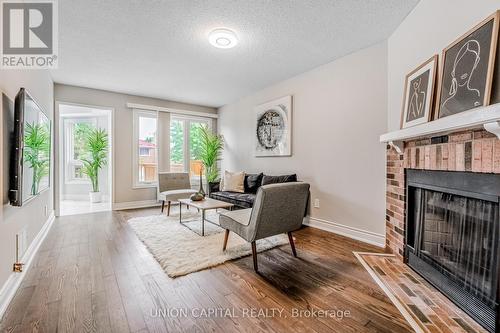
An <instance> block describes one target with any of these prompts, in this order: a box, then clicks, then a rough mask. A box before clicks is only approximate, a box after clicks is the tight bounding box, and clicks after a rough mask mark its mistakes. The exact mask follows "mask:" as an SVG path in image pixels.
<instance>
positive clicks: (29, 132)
mask: <svg viewBox="0 0 500 333" xmlns="http://www.w3.org/2000/svg"><path fill="white" fill-rule="evenodd" d="M50 145H51V129H50V121H49V118H48V117H47V115H46V114H45V112H44V111H43V110H42V108H41V107H40V106H39V105H38V104H37V103H36V101H35V100H34V99H33V98H32V97H31V95H30V94H29V93H28V92H27V91H26V89H24V88H21V90H19V93H18V94H17V95H16V100H15V103H14V140H13V145H12V147H11V149H12V153H11V167H10V173H11V175H10V186H9V187H10V190H9V200H10V204H11V205H13V206H22V205H23V203H25V202H27V201H28V200H30V199H32V198H34V197H35V196H37V195H38V194H40V193H41V192H43V191H44V190H46V189H48V188H49V186H50Z"/></svg>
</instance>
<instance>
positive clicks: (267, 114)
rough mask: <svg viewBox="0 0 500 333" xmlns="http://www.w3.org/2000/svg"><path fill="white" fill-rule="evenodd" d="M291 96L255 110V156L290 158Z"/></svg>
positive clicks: (265, 104)
mask: <svg viewBox="0 0 500 333" xmlns="http://www.w3.org/2000/svg"><path fill="white" fill-rule="evenodd" d="M291 111H292V96H285V97H282V98H280V99H277V100H274V101H271V102H268V103H264V104H261V105H259V106H257V107H256V108H255V156H290V155H291V126H292V113H291Z"/></svg>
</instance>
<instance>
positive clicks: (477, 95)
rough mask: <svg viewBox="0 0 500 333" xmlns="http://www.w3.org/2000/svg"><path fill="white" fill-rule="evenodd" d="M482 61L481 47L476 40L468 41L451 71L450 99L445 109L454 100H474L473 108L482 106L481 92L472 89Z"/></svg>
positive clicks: (444, 104) (447, 100)
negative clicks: (473, 80) (475, 74)
mask: <svg viewBox="0 0 500 333" xmlns="http://www.w3.org/2000/svg"><path fill="white" fill-rule="evenodd" d="M480 61H481V45H480V44H479V42H478V41H477V40H475V39H471V40H469V41H467V42H466V43H465V44H464V45H462V47H461V48H460V50H459V51H458V53H457V55H456V56H455V61H454V62H453V70H452V71H451V73H450V74H451V85H450V90H449V92H448V94H449V97H448V98H447V99H446V100H445V101H444V102H443V107H445V106H446V104H447V103H448V102H449V101H451V100H453V99H457V98H458V99H463V98H467V99H469V98H472V99H474V100H475V101H474V102H473V106H480V105H481V92H480V91H479V89H476V88H473V87H471V79H472V76H473V74H474V71H475V70H476V68H477V65H478V64H479V62H480Z"/></svg>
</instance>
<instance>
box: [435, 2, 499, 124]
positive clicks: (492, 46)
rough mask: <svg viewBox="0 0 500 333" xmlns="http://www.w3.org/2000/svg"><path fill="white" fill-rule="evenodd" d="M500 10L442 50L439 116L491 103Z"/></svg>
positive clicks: (437, 107) (438, 103)
mask: <svg viewBox="0 0 500 333" xmlns="http://www.w3.org/2000/svg"><path fill="white" fill-rule="evenodd" d="M499 18H500V11H496V12H495V13H494V14H492V15H490V16H489V17H487V18H486V19H485V20H483V21H482V22H481V23H479V24H478V25H476V26H475V27H473V28H472V29H470V30H469V31H467V32H466V33H465V34H464V35H462V36H461V37H459V38H458V39H457V40H455V41H454V42H453V43H451V44H450V45H449V46H448V47H446V48H445V49H444V50H443V55H442V58H441V59H442V60H441V64H442V66H441V75H440V79H439V88H438V102H437V103H436V118H443V117H447V116H450V115H453V114H457V113H460V112H464V111H467V110H470V109H473V108H476V107H480V106H485V105H488V104H489V103H490V95H491V85H492V79H493V71H494V66H495V56H496V51H497V43H498V25H499Z"/></svg>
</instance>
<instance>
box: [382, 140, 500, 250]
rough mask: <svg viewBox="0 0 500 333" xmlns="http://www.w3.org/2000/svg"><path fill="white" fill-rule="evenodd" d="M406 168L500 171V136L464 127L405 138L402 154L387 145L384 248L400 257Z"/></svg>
mask: <svg viewBox="0 0 500 333" xmlns="http://www.w3.org/2000/svg"><path fill="white" fill-rule="evenodd" d="M446 139H447V142H446ZM434 141H438V142H446V143H434ZM407 168H411V169H424V170H448V171H470V172H482V173H498V174H500V140H499V139H498V138H497V137H495V136H494V135H492V134H490V133H488V132H486V131H467V132H460V133H453V134H450V135H448V136H447V137H440V138H436V139H435V140H433V142H431V139H430V138H429V139H419V140H413V141H408V142H405V149H404V153H403V154H398V153H397V152H396V151H395V150H394V149H392V148H391V147H390V146H388V147H387V190H386V249H387V250H388V251H389V252H392V253H394V254H396V255H397V256H398V257H399V258H400V259H402V258H403V249H404V230H405V205H406V204H405V202H406V197H405V196H406V193H405V192H406V190H405V188H406V186H405V169H407Z"/></svg>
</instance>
